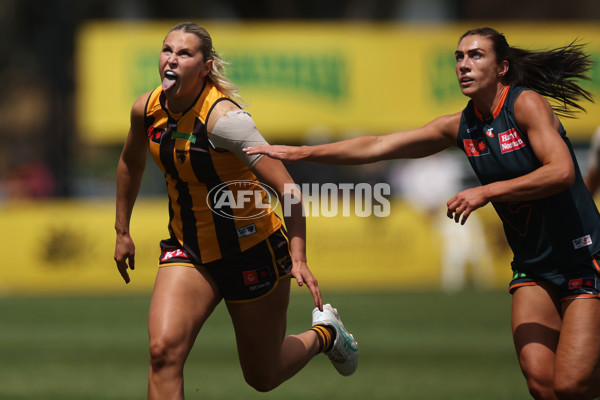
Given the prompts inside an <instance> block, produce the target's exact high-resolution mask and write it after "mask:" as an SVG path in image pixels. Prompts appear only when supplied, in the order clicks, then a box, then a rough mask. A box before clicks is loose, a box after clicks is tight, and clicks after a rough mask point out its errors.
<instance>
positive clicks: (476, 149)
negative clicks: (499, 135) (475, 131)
mask: <svg viewBox="0 0 600 400" xmlns="http://www.w3.org/2000/svg"><path fill="white" fill-rule="evenodd" d="M463 144H464V146H465V153H466V154H467V156H468V157H479V156H483V155H485V154H490V148H489V147H488V146H487V145H486V143H485V141H483V140H478V139H464V140H463Z"/></svg>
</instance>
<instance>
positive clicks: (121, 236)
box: [114, 95, 148, 283]
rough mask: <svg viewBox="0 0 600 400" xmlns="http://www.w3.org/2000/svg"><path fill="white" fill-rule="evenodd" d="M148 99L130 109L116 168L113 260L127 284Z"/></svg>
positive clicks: (132, 260) (145, 141) (132, 265)
mask: <svg viewBox="0 0 600 400" xmlns="http://www.w3.org/2000/svg"><path fill="white" fill-rule="evenodd" d="M147 97H148V96H147V95H144V96H142V97H140V98H139V99H138V100H137V101H136V102H135V104H134V105H133V107H132V109H131V127H130V129H129V134H128V135H127V139H126V141H125V145H124V146H123V152H122V153H121V158H120V159H119V165H118V167H117V199H116V216H115V230H116V232H117V241H116V244H115V257H114V258H115V262H116V263H117V269H118V270H119V273H120V274H121V276H122V277H123V280H125V283H129V274H128V272H127V268H130V269H132V270H133V269H134V268H135V245H134V243H133V240H132V239H131V235H130V232H129V223H130V220H131V213H132V211H133V205H134V204H135V200H136V198H137V195H138V191H139V189H140V184H141V182H142V176H143V174H144V168H145V166H146V157H147V153H148V139H147V137H146V134H145V131H144V107H145V104H146V99H147Z"/></svg>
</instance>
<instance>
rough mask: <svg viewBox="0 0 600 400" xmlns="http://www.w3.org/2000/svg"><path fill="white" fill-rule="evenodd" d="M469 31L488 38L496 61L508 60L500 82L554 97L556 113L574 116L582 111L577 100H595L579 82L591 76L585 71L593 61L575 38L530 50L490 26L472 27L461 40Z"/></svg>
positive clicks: (469, 34) (469, 33)
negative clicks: (553, 47) (514, 42)
mask: <svg viewBox="0 0 600 400" xmlns="http://www.w3.org/2000/svg"><path fill="white" fill-rule="evenodd" d="M471 35H479V36H483V37H486V38H488V39H490V40H491V41H492V43H493V48H494V53H495V54H496V61H497V62H498V63H501V62H502V61H504V60H507V61H508V65H509V68H508V72H507V74H506V75H505V76H504V77H503V82H502V83H504V84H506V85H519V86H525V87H528V88H530V89H533V90H535V91H536V92H538V93H539V94H541V95H542V96H544V97H547V98H550V99H553V100H554V102H551V103H553V104H552V109H553V110H554V112H556V114H557V115H559V116H563V117H567V118H573V117H574V116H575V115H574V114H575V113H576V112H577V111H578V110H579V111H585V108H583V106H581V105H580V104H579V102H580V101H582V100H587V101H590V102H593V101H594V100H593V98H592V94H591V93H590V92H588V91H587V90H585V89H583V88H582V87H581V86H579V83H578V80H590V78H589V77H588V76H587V75H586V72H588V71H589V70H590V69H591V68H592V65H593V62H592V60H591V59H590V56H589V54H586V53H584V52H583V47H584V45H583V44H581V43H577V40H574V41H572V42H571V43H570V44H568V45H566V46H562V47H558V48H555V49H551V50H546V51H532V50H524V49H520V48H517V47H511V46H509V45H508V42H507V41H506V38H505V37H504V35H503V34H501V33H499V32H497V31H496V30H495V29H492V28H487V27H486V28H477V29H472V30H470V31H468V32H466V33H465V34H463V35H462V36H461V37H460V40H462V39H463V38H465V37H466V36H471Z"/></svg>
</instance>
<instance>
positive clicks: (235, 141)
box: [209, 110, 268, 168]
mask: <svg viewBox="0 0 600 400" xmlns="http://www.w3.org/2000/svg"><path fill="white" fill-rule="evenodd" d="M209 140H210V142H211V143H212V144H213V146H214V147H216V148H222V149H225V150H229V151H231V152H232V153H234V154H235V155H236V156H238V158H239V159H240V160H242V161H243V162H244V164H246V165H247V166H248V167H249V168H252V167H254V165H256V163H257V162H258V160H260V159H261V157H262V154H254V155H248V154H246V153H244V152H243V151H242V149H244V148H246V147H250V146H256V145H259V144H268V143H267V141H266V140H265V139H264V138H263V137H262V135H261V134H260V132H259V131H258V129H257V128H256V124H255V123H254V120H252V117H251V116H250V114H249V113H248V112H247V111H244V110H236V111H229V112H228V113H227V114H226V115H223V116H222V117H221V118H219V120H218V121H217V123H216V124H215V126H214V127H213V130H212V132H211V133H210V136H209Z"/></svg>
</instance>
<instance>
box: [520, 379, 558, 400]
mask: <svg viewBox="0 0 600 400" xmlns="http://www.w3.org/2000/svg"><path fill="white" fill-rule="evenodd" d="M526 381H527V388H528V389H529V394H531V397H533V398H534V399H535V400H546V399H554V398H555V397H554V387H553V386H552V378H550V377H544V376H539V375H531V374H530V375H528V376H527V377H526Z"/></svg>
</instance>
